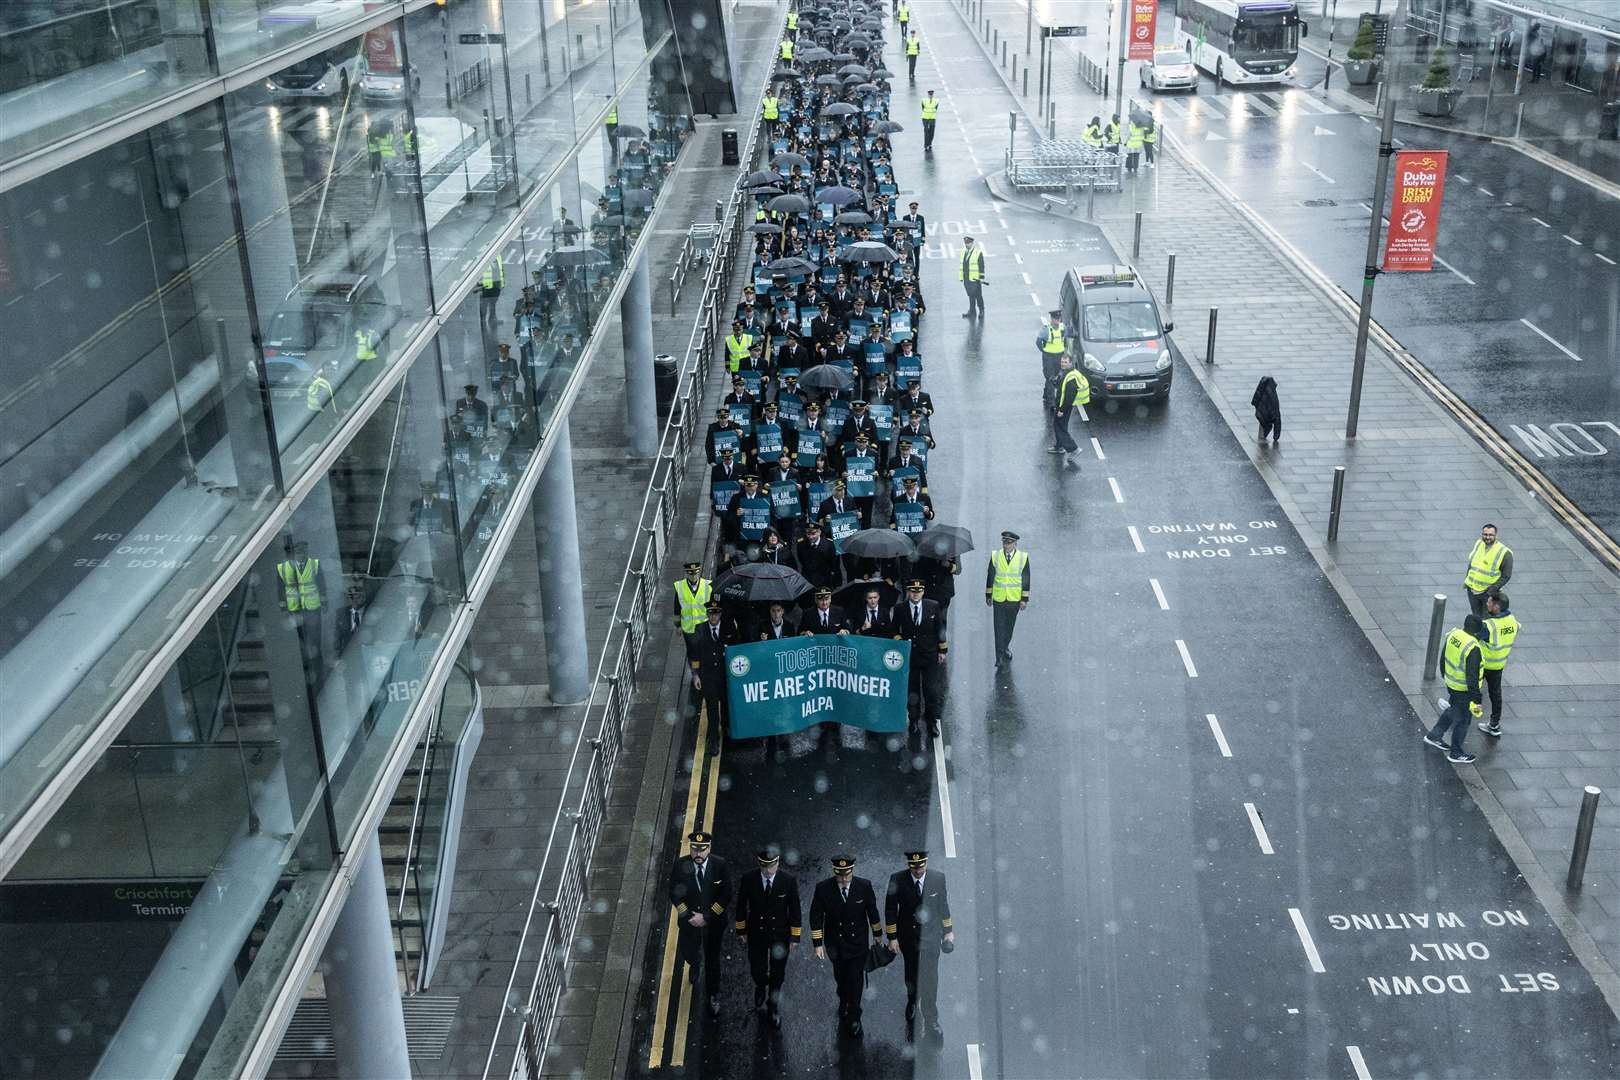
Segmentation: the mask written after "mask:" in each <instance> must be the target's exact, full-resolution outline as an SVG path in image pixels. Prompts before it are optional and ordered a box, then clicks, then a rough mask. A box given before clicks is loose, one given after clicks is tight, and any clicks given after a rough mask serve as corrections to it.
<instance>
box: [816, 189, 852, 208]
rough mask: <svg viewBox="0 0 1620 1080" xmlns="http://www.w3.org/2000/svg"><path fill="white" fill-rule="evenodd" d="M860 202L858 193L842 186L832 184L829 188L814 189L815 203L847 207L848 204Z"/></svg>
mask: <svg viewBox="0 0 1620 1080" xmlns="http://www.w3.org/2000/svg"><path fill="white" fill-rule="evenodd" d="M860 201H861V193H860V192H858V191H856V190H855V189H854V188H847V187H844V186H843V185H842V184H834V185H832V186H831V187H824V188H817V189H816V202H818V203H830V204H832V205H833V206H848V205H849V204H850V203H853V202H860Z"/></svg>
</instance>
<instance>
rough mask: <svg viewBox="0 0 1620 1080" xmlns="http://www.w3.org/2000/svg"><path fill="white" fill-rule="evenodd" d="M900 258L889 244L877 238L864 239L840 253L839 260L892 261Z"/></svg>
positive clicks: (852, 261) (863, 261)
mask: <svg viewBox="0 0 1620 1080" xmlns="http://www.w3.org/2000/svg"><path fill="white" fill-rule="evenodd" d="M899 258H900V256H898V255H896V254H895V253H894V249H893V248H891V247H890V246H889V245H888V244H880V243H878V242H877V241H876V240H862V241H860V242H859V243H854V244H851V245H849V247H847V248H845V249H844V250H843V251H840V252H839V253H838V261H839V262H847V263H891V262H895V261H897V260H898V259H899Z"/></svg>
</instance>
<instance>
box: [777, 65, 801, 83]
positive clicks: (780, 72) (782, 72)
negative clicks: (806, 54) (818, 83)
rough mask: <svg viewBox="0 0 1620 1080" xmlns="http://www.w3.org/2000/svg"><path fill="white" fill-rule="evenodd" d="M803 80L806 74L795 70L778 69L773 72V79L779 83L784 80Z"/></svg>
mask: <svg viewBox="0 0 1620 1080" xmlns="http://www.w3.org/2000/svg"><path fill="white" fill-rule="evenodd" d="M802 78H804V72H802V71H796V70H794V69H793V68H777V69H776V70H775V71H773V72H771V79H772V80H773V81H777V82H780V81H781V80H783V79H802Z"/></svg>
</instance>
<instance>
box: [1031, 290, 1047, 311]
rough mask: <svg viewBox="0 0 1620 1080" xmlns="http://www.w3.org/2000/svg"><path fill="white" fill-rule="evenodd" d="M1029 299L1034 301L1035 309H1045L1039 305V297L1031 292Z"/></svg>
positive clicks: (1042, 305)
mask: <svg viewBox="0 0 1620 1080" xmlns="http://www.w3.org/2000/svg"><path fill="white" fill-rule="evenodd" d="M1029 298H1030V299H1031V300H1033V301H1035V306H1036V307H1038V308H1045V307H1046V305H1045V304H1043V303H1041V298H1040V297H1039V296H1037V295H1036V294H1035V293H1033V292H1032V293H1030V294H1029Z"/></svg>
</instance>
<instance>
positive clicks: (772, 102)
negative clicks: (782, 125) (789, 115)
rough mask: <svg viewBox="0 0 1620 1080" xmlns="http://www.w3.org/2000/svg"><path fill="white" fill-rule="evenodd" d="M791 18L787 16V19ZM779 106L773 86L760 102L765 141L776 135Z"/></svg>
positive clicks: (779, 117)
mask: <svg viewBox="0 0 1620 1080" xmlns="http://www.w3.org/2000/svg"><path fill="white" fill-rule="evenodd" d="M791 17H792V16H789V18H791ZM781 104H782V103H781V101H780V100H779V99H778V98H777V96H776V88H775V87H774V86H773V87H771V89H769V90H767V91H766V92H765V97H764V99H763V100H762V101H761V102H760V117H761V119H763V120H764V121H765V137H766V138H767V139H769V138H773V137H774V136H775V135H776V122H777V121H778V120H780V119H781V118H782V111H781Z"/></svg>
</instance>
